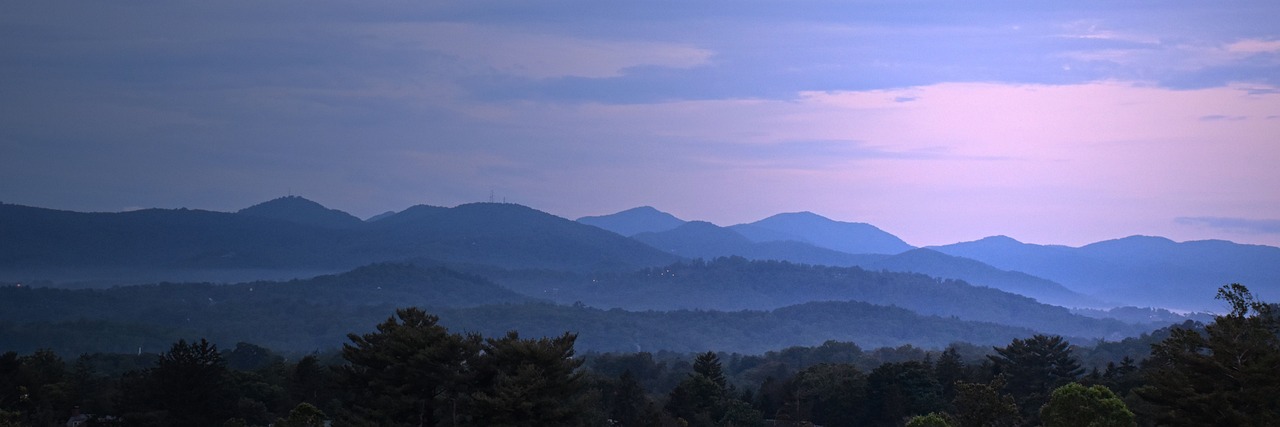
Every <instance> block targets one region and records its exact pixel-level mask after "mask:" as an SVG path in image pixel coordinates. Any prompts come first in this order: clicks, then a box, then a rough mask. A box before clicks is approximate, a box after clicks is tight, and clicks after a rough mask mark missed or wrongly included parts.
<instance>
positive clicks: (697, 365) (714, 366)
mask: <svg viewBox="0 0 1280 427" xmlns="http://www.w3.org/2000/svg"><path fill="white" fill-rule="evenodd" d="M693 372H694V373H697V374H701V375H702V376H704V377H707V379H709V380H711V382H713V383H716V385H719V386H720V388H725V387H726V386H727V385H728V383H727V382H726V381H725V378H724V369H723V368H722V367H721V366H720V356H717V355H716V352H714V351H708V352H706V353H701V354H698V356H697V357H696V358H694V359H693Z"/></svg>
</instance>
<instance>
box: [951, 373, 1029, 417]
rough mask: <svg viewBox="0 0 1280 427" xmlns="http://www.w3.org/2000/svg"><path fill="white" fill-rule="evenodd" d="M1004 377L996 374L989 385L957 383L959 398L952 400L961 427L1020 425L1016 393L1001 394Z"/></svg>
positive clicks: (955, 415)
mask: <svg viewBox="0 0 1280 427" xmlns="http://www.w3.org/2000/svg"><path fill="white" fill-rule="evenodd" d="M1003 388H1004V376H1003V375H1000V376H996V378H995V379H993V380H992V381H991V383H989V384H982V383H967V382H963V381H959V382H956V397H955V398H954V399H952V400H951V406H952V408H954V411H955V412H954V413H953V416H954V421H955V424H956V425H957V426H959V427H1012V426H1015V425H1018V422H1019V421H1020V420H1021V417H1020V416H1019V415H1018V405H1017V404H1016V403H1014V400H1013V396H1010V395H1007V394H1000V390H1001V389H1003Z"/></svg>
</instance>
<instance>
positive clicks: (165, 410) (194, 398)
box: [122, 339, 238, 426]
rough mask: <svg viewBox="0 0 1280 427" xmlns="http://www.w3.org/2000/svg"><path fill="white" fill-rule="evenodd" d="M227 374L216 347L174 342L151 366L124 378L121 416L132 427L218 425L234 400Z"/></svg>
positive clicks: (232, 411) (233, 407)
mask: <svg viewBox="0 0 1280 427" xmlns="http://www.w3.org/2000/svg"><path fill="white" fill-rule="evenodd" d="M229 376H230V374H229V372H228V371H227V367H226V364H225V362H224V361H223V359H222V355H221V354H219V353H218V347H217V346H215V345H213V344H211V343H209V341H207V340H205V339H201V340H200V341H196V342H191V343H187V341H186V340H178V342H176V343H174V344H173V346H172V347H170V349H169V351H168V352H165V353H162V354H161V355H160V358H159V359H157V360H156V364H155V367H153V368H151V369H149V370H146V371H143V372H139V373H136V374H135V375H132V376H130V377H128V378H126V380H125V381H126V383H127V384H126V385H125V388H126V391H125V394H126V396H124V400H125V403H124V404H123V405H122V406H123V407H124V408H123V409H124V410H125V411H126V413H125V414H124V415H125V417H126V418H127V419H128V420H129V421H130V423H131V424H135V425H185V426H219V425H222V424H223V422H225V421H227V420H228V419H230V418H232V417H233V416H234V415H235V411H236V402H237V400H238V398H237V397H236V390H235V389H234V388H233V387H234V386H233V384H231V382H230V378H229Z"/></svg>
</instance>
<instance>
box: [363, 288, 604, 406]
mask: <svg viewBox="0 0 1280 427" xmlns="http://www.w3.org/2000/svg"><path fill="white" fill-rule="evenodd" d="M438 320H439V319H438V318H437V317H436V316H432V315H429V314H427V313H426V312H423V311H422V310H420V309H417V308H406V309H400V310H396V316H395V317H392V318H388V319H387V320H386V321H385V322H383V323H382V324H379V325H378V330H377V332H373V333H369V334H364V335H355V334H352V335H351V336H350V338H351V342H352V343H351V344H348V345H346V346H344V347H343V350H342V356H343V358H344V359H346V361H347V362H348V363H347V364H346V365H343V366H342V367H341V368H340V378H341V385H342V387H343V388H344V391H346V392H347V393H349V394H348V396H350V399H349V402H350V404H349V405H347V407H346V408H345V410H344V411H343V412H342V413H341V414H340V420H342V421H343V422H344V423H346V424H349V425H369V426H375V425H376V426H459V425H483V426H503V425H511V426H515V425H566V426H571V425H580V424H584V423H585V422H586V418H585V411H583V410H582V409H581V406H580V403H578V401H577V399H578V398H579V396H578V394H579V393H578V392H579V390H580V388H581V374H580V373H579V372H578V371H577V368H578V366H580V365H581V364H582V361H581V360H577V359H574V357H573V342H574V340H575V339H576V336H575V335H573V334H565V335H563V336H560V337H557V338H541V339H521V338H520V336H519V335H518V334H517V333H515V332H511V333H508V334H507V335H506V336H504V337H502V338H497V339H493V338H491V339H487V340H485V339H482V338H481V337H480V336H479V335H474V334H468V335H462V334H455V333H450V332H449V331H448V330H447V329H445V328H444V327H443V326H440V325H439V324H438V323H437V322H438Z"/></svg>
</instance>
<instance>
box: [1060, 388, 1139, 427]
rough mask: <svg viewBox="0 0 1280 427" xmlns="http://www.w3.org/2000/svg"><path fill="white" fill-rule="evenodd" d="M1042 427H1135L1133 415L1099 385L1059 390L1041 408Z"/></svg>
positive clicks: (1135, 422)
mask: <svg viewBox="0 0 1280 427" xmlns="http://www.w3.org/2000/svg"><path fill="white" fill-rule="evenodd" d="M1040 420H1041V421H1043V422H1044V425H1045V427H1136V426H1137V425H1138V423H1137V421H1136V420H1135V418H1134V416H1133V412H1130V411H1129V408H1128V407H1127V406H1125V404H1124V401H1123V400H1120V398H1119V397H1116V395H1115V393H1112V392H1111V389H1108V388H1106V387H1104V386H1101V385H1095V386H1092V387H1085V386H1083V385H1080V383H1075V382H1073V383H1069V384H1067V385H1064V386H1062V387H1058V388H1057V389H1056V390H1054V391H1053V394H1052V395H1051V396H1050V397H1049V403H1046V404H1045V405H1044V407H1042V408H1040Z"/></svg>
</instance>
